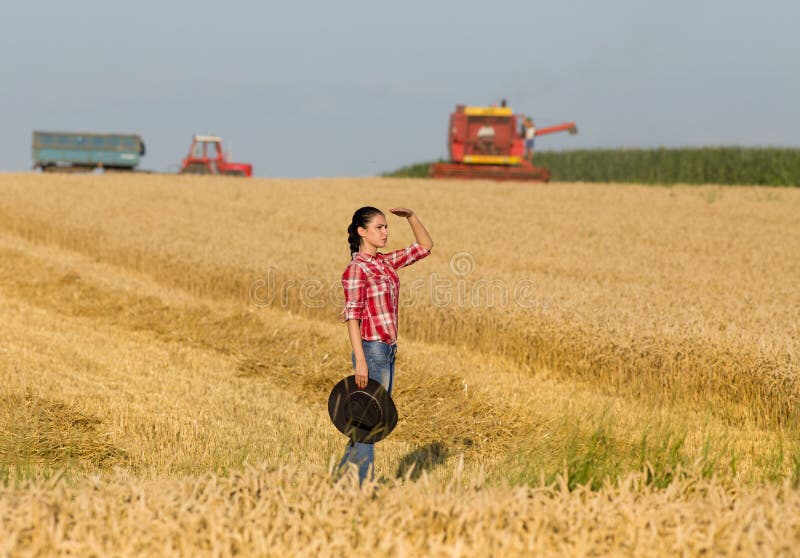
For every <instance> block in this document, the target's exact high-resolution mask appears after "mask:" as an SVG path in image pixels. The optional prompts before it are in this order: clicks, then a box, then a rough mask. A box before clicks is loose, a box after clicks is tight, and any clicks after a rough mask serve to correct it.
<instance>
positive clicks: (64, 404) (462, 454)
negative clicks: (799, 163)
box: [0, 175, 800, 556]
mask: <svg viewBox="0 0 800 558" xmlns="http://www.w3.org/2000/svg"><path fill="white" fill-rule="evenodd" d="M0 192H1V193H2V198H0V260H1V261H2V262H3V265H2V268H0V285H1V287H0V312H1V313H2V315H3V329H2V339H0V344H1V346H2V350H0V374H1V375H0V381H2V387H1V388H0V451H2V457H3V459H2V472H3V474H4V475H5V480H6V484H7V485H9V486H10V487H14V486H16V488H9V489H7V490H6V491H4V492H3V494H2V496H0V507H3V513H2V514H0V515H2V517H3V518H4V519H3V524H2V527H0V530H2V533H0V535H2V536H0V540H4V541H7V542H5V543H4V544H5V545H6V546H5V547H2V548H3V550H0V552H3V551H5V552H6V553H15V554H16V553H29V554H37V553H38V554H64V553H69V552H72V553H78V554H90V553H92V552H95V553H97V554H101V555H103V554H118V555H129V554H148V555H161V554H173V553H176V552H178V553H182V554H188V555H194V554H198V553H200V554H208V555H228V554H233V553H237V552H238V553H245V554H273V555H287V554H292V553H295V554H303V553H306V554H309V555H325V554H329V555H341V554H343V553H346V552H345V549H347V547H348V545H353V544H355V545H359V546H358V548H368V547H369V545H372V544H374V545H377V546H376V548H380V549H381V550H383V551H385V552H386V553H389V554H394V555H404V554H410V555H420V554H430V555H459V554H463V555H476V554H478V555H483V554H485V555H497V556H499V555H508V554H527V553H531V552H535V553H539V554H563V555H581V554H584V555H586V554H589V555H591V554H608V553H628V554H633V555H652V554H657V553H659V552H662V553H664V554H674V553H678V552H685V553H690V554H696V553H700V552H719V553H730V554H741V555H748V554H752V553H753V552H760V553H764V554H781V553H783V554H789V553H791V549H792V548H794V546H793V545H796V544H797V542H798V538H799V537H800V531H799V530H798V525H797V524H798V521H799V519H798V518H800V514H798V511H800V510H798V503H797V493H796V492H795V491H794V489H793V488H791V486H790V485H789V484H786V483H782V480H781V479H787V481H786V482H789V481H791V480H792V479H793V478H794V480H798V476H797V475H798V465H797V461H794V460H797V459H798V456H800V454H798V453H796V451H797V444H798V440H797V435H796V431H795V426H796V425H795V422H794V420H795V419H796V416H795V414H794V407H795V405H796V403H797V398H798V394H800V388H799V387H798V384H797V362H798V353H797V343H798V341H797V340H798V338H800V337H799V336H798V325H797V323H796V313H797V308H798V307H800V305H799V304H798V302H800V290H798V289H797V287H796V277H797V272H798V269H797V263H796V261H797V260H796V258H795V257H794V254H796V253H797V252H798V248H800V226H798V224H797V222H796V220H795V219H794V215H796V213H797V209H798V206H799V205H800V193H798V192H795V191H792V190H769V191H767V190H758V189H753V188H719V187H701V188H688V187H673V188H643V187H636V186H627V187H619V186H614V185H607V186H594V185H592V186H590V185H580V184H551V185H547V186H536V187H531V186H529V185H519V184H502V185H498V184H488V183H486V184H484V183H475V184H470V185H468V186H467V185H464V184H461V183H455V182H453V183H448V182H437V183H430V182H427V181H402V180H400V181H397V180H395V181H392V180H384V179H354V180H346V179H336V180H333V179H331V180H295V181H290V180H253V181H240V180H229V179H220V180H213V179H205V178H195V177H169V176H145V177H142V176H97V177H79V176H37V175H5V176H0ZM765 192H766V194H765ZM712 193H713V196H712V195H711V194H712ZM767 194H769V195H767ZM362 204H375V205H378V206H379V207H391V206H394V205H408V206H410V207H413V208H414V209H416V210H417V211H418V213H419V214H420V215H421V216H422V217H423V219H424V220H425V222H426V225H428V227H429V229H430V230H431V233H432V235H433V236H434V239H435V241H436V248H435V250H434V253H433V254H432V256H431V257H430V258H428V259H426V260H424V261H423V262H420V263H419V264H418V265H415V266H413V267H411V268H409V269H408V270H405V271H403V272H402V273H403V282H404V289H405V291H404V301H405V302H407V303H409V302H410V303H411V304H407V305H406V306H405V307H404V308H403V309H402V310H401V313H402V316H401V349H400V352H399V355H398V358H399V361H398V379H397V382H396V395H395V399H396V401H397V404H398V407H399V410H400V414H401V422H400V425H399V426H398V429H397V431H396V433H394V434H393V435H392V436H391V437H390V438H389V439H387V440H386V441H385V442H382V443H381V445H380V446H379V452H378V453H379V456H378V463H377V472H378V475H379V476H380V477H382V478H383V479H384V481H385V482H386V483H387V484H386V485H381V487H380V488H379V493H378V494H379V497H378V498H377V499H372V498H370V497H369V492H368V491H367V492H360V491H358V490H357V489H355V488H353V487H352V486H345V485H331V484H330V480H329V477H328V475H327V473H326V472H325V471H327V470H328V469H329V467H330V465H331V463H332V462H334V461H335V460H336V459H337V458H338V456H339V454H340V452H341V450H342V449H343V448H342V446H343V443H342V440H341V438H340V436H339V435H338V433H337V432H336V431H335V429H333V427H332V426H331V425H330V424H329V421H328V420H327V415H326V409H325V397H326V396H327V392H328V390H329V389H330V387H331V386H332V385H333V383H334V382H335V381H336V380H337V379H338V378H340V377H341V376H342V375H344V374H346V373H347V370H348V368H349V358H348V345H347V340H346V335H345V334H344V328H343V327H342V326H341V324H339V323H338V321H337V316H336V314H337V303H336V300H335V295H336V294H337V289H338V278H339V275H340V273H341V271H342V269H343V266H344V265H345V263H346V261H347V253H346V247H345V242H344V233H343V230H344V228H345V226H346V224H347V222H348V221H349V218H350V215H351V213H352V211H353V210H354V209H355V208H356V207H357V206H359V205H362ZM390 227H391V228H390V231H391V233H392V235H393V237H392V244H393V245H394V246H401V245H403V244H405V243H407V242H410V240H411V237H410V235H409V233H408V231H407V230H406V228H405V227H404V223H403V222H402V221H400V220H399V219H397V220H392V217H390ZM254 285H256V286H258V287H259V289H260V290H256V291H255V293H256V295H258V296H255V297H254V296H253V293H254V290H253V287H254ZM519 285H522V286H524V287H525V288H526V289H527V291H525V292H524V293H522V294H524V295H525V299H524V300H522V301H521V303H520V300H519V299H514V298H513V294H514V293H513V288H514V287H515V286H519ZM331 286H332V287H331ZM329 287H330V288H331V291H330V292H331V293H332V294H333V295H334V297H333V299H331V297H329V296H328V294H329V293H328V292H327V291H328V289H329ZM435 288H438V289H439V290H438V291H435V290H434V289H435ZM492 288H494V289H497V291H496V292H495V294H497V293H498V292H499V293H501V294H502V290H503V289H507V294H509V295H510V300H506V301H505V304H504V303H503V301H502V300H501V297H498V298H497V299H495V300H494V301H491V300H490V299H489V298H488V297H489V293H490V289H492ZM281 289H283V291H281ZM303 289H305V290H303ZM443 294H444V295H449V296H450V301H449V303H447V304H442V302H443V300H442V299H441V295H443ZM517 294H519V293H517ZM265 295H270V296H265ZM676 456H677V457H676ZM672 457H675V458H676V459H677V460H673V461H670V460H669V459H670V458H672ZM678 457H679V459H678ZM248 463H250V464H253V465H254V466H248V465H247V464H248ZM581 466H583V467H589V473H588V474H589V475H590V477H585V478H584V477H580V476H575V473H574V469H576V468H580V467H581ZM604 467H605V468H604ZM629 471H639V472H637V473H634V474H633V475H632V476H630V475H628V472H629ZM559 473H560V475H559ZM91 475H98V476H91ZM591 475H594V476H593V477H592V476H591ZM25 479H33V480H30V481H26V480H25ZM414 479H416V481H415V482H412V481H413V480H414ZM581 479H583V481H587V482H589V484H591V485H592V486H594V487H595V488H596V491H594V492H592V491H588V490H587V489H584V488H577V489H576V488H575V487H576V486H578V485H580V484H581V482H582V481H581ZM617 479H618V481H617V482H615V480H617ZM763 481H769V482H767V483H766V484H765V483H764V482H763ZM772 481H777V482H772ZM518 483H527V484H530V485H531V486H533V487H534V488H513V487H511V486H509V484H518ZM553 483H555V484H553ZM558 483H562V485H563V486H564V487H565V488H564V489H563V490H562V489H561V488H560V486H561V485H559V484H558ZM576 483H577V484H576ZM658 486H666V488H665V489H663V490H661V489H658ZM254 487H262V488H261V491H260V492H259V491H258V490H259V489H258V488H254ZM263 487H271V488H270V489H269V490H267V489H264V488H263ZM372 488H374V487H370V488H369V490H372ZM15 510H16V511H15ZM20 510H29V512H25V513H23V512H22V511H20ZM779 510H782V511H783V513H784V515H781V516H780V517H778V514H779ZM6 511H7V513H6ZM301 519H302V521H301ZM384 519H385V520H386V521H388V522H389V523H390V524H391V526H390V527H388V528H387V527H386V526H385V525H384V526H383V527H381V525H383V524H382V523H379V522H382V521H383V520H384ZM381 534H383V535H385V536H384V537H383V538H381V536H380V535H381ZM426 549H427V550H426ZM754 549H755V550H754Z"/></svg>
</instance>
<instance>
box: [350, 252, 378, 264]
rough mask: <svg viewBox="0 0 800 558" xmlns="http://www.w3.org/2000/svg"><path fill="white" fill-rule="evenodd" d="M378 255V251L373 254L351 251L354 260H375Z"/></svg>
mask: <svg viewBox="0 0 800 558" xmlns="http://www.w3.org/2000/svg"><path fill="white" fill-rule="evenodd" d="M379 255H380V253H377V254H375V255H374V256H373V255H372V254H367V253H366V252H354V253H353V259H354V260H362V261H365V262H371V261H374V260H376V259H377V257H378V256H379Z"/></svg>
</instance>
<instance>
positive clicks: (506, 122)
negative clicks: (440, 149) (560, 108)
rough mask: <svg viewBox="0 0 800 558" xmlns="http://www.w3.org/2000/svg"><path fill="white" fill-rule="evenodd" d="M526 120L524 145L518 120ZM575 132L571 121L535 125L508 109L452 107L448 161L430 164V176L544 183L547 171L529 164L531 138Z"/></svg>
mask: <svg viewBox="0 0 800 558" xmlns="http://www.w3.org/2000/svg"><path fill="white" fill-rule="evenodd" d="M521 118H522V120H523V121H525V120H527V122H526V124H527V128H529V131H528V138H529V140H528V142H529V144H528V146H526V138H525V130H524V129H522V128H521V126H520V124H521V122H520V119H521ZM564 131H568V132H570V133H571V134H575V133H577V131H578V127H577V126H576V125H575V123H574V122H566V123H564V124H557V125H555V126H547V127H544V128H535V127H534V126H533V123H532V122H531V121H530V120H528V119H525V118H524V117H521V115H520V116H518V115H516V114H514V113H513V112H512V110H511V108H509V107H506V106H501V107H468V106H464V105H458V106H456V111H455V112H454V113H452V114H451V115H450V132H449V134H448V148H449V150H450V162H449V163H434V164H433V165H431V169H430V173H431V176H432V177H434V178H474V179H484V180H486V179H489V180H530V181H536V182H547V181H548V180H550V171H549V170H548V169H545V168H541V167H535V166H533V163H531V160H530V159H531V155H532V143H533V141H532V140H533V138H534V137H538V136H543V135H545V134H553V133H555V132H564Z"/></svg>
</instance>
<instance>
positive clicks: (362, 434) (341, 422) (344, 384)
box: [328, 376, 397, 444]
mask: <svg viewBox="0 0 800 558" xmlns="http://www.w3.org/2000/svg"><path fill="white" fill-rule="evenodd" d="M356 394H361V396H363V395H364V394H366V395H367V396H369V397H370V398H371V399H372V400H374V401H375V402H376V403H377V405H378V406H379V407H380V420H379V421H378V423H377V424H375V425H373V426H372V427H371V428H369V427H365V426H364V425H363V424H361V422H360V421H359V417H353V416H351V415H350V405H349V404H348V401H349V399H350V397H351V396H353V395H356ZM328 414H329V415H330V417H331V420H332V421H333V424H334V426H336V428H337V430H339V432H341V433H342V434H344V435H345V436H347V437H349V438H350V440H351V441H352V442H360V443H362V444H374V443H375V442H379V441H381V440H383V439H384V438H386V436H388V435H389V434H391V432H392V430H394V427H395V426H397V407H396V406H395V404H394V401H392V398H391V396H390V395H389V393H388V392H387V391H386V390H385V389H384V387H383V386H382V385H381V384H380V382H378V381H377V380H374V379H372V378H370V379H369V380H368V381H367V386H366V387H365V388H363V389H361V388H359V387H358V386H356V377H355V376H348V377H347V378H344V379H342V380H341V381H340V382H339V383H337V384H336V385H335V386H333V389H332V390H331V394H330V396H328Z"/></svg>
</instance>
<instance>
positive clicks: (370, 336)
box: [339, 207, 433, 482]
mask: <svg viewBox="0 0 800 558" xmlns="http://www.w3.org/2000/svg"><path fill="white" fill-rule="evenodd" d="M389 211H391V212H392V213H394V214H395V215H397V216H398V217H405V218H406V219H408V224H409V225H411V230H412V231H413V233H414V237H415V238H416V242H415V243H413V244H412V245H411V246H409V247H408V248H402V249H400V250H395V251H393V252H389V253H388V254H381V253H380V252H378V249H379V248H383V247H384V246H386V241H387V240H388V238H389V232H388V225H387V223H386V216H385V215H384V214H383V212H382V211H381V210H380V209H376V208H374V207H362V208H360V209H359V210H357V211H356V212H355V213H354V214H353V220H352V222H351V223H350V226H349V227H347V234H348V242H349V243H350V253H351V260H350V264H349V265H348V266H347V268H346V269H345V270H344V273H343V274H342V287H343V288H344V300H345V303H344V309H343V310H342V318H343V320H344V321H345V322H346V324H347V332H348V334H349V336H350V344H351V345H352V347H353V353H352V360H353V368H354V369H355V376H356V386H358V387H359V388H364V387H366V385H367V379H368V378H373V379H375V380H377V381H378V382H380V383H381V385H383V387H384V388H385V389H386V391H388V392H389V395H391V394H392V385H393V383H394V360H395V354H396V353H397V317H398V316H397V307H398V301H399V298H400V279H399V277H398V276H397V270H398V269H400V268H401V267H405V266H407V265H411V264H412V263H414V262H416V261H417V260H421V259H422V258H424V257H426V256H427V255H428V254H429V253H430V251H431V248H433V240H431V237H430V235H429V234H428V231H427V230H426V229H425V226H424V225H423V224H422V221H420V220H419V217H417V216H416V214H414V212H413V211H411V210H410V209H407V208H404V207H395V208H393V209H390V210H389ZM374 461H375V445H374V444H362V443H356V444H348V446H347V449H346V450H345V452H344V457H343V458H342V461H341V463H340V464H339V469H340V470H341V469H342V468H343V467H345V466H346V465H347V464H348V463H355V464H356V465H357V466H358V478H359V481H360V482H363V481H364V479H365V478H366V477H367V475H369V476H370V477H372V476H373V474H374V473H373V463H374Z"/></svg>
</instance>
